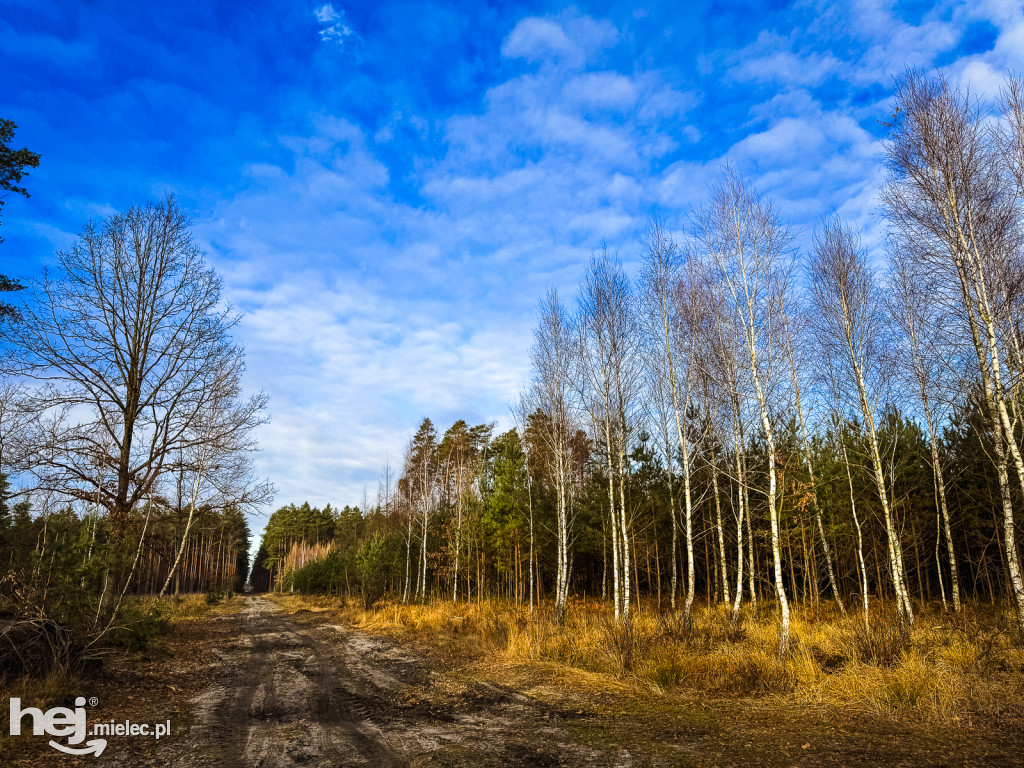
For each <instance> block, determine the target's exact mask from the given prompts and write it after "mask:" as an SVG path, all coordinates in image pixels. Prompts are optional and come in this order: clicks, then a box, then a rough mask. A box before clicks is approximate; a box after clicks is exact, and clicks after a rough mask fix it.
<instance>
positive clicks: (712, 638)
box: [275, 596, 1024, 727]
mask: <svg viewBox="0 0 1024 768" xmlns="http://www.w3.org/2000/svg"><path fill="white" fill-rule="evenodd" d="M275 599H277V600H278V601H279V603H280V604H281V605H282V607H284V608H285V609H287V610H298V609H305V610H309V611H312V612H323V611H331V612H332V613H333V612H335V611H339V610H340V612H341V613H342V618H344V619H345V620H346V621H349V622H352V623H354V624H356V625H358V626H360V627H362V628H365V629H371V630H372V629H376V630H382V631H387V632H389V633H392V634H398V635H400V636H404V637H408V638H416V639H417V640H420V641H425V642H427V643H431V644H434V645H442V646H445V647H448V648H451V649H453V650H457V651H458V652H460V653H465V654H469V655H477V656H487V657H488V658H491V659H496V660H500V661H503V662H507V663H512V664H524V663H525V664H535V665H541V666H544V667H546V668H549V669H551V668H563V670H564V671H566V672H568V671H570V670H571V671H573V672H576V671H579V672H580V673H583V674H585V676H586V677H587V678H588V679H589V680H591V681H592V683H593V684H594V685H602V686H610V685H621V684H622V683H623V682H625V683H627V684H630V685H634V686H638V687H645V688H647V689H649V690H653V691H656V692H665V693H673V694H682V695H698V696H701V697H708V696H712V697H777V698H779V699H780V700H785V701H789V702H792V703H799V704H801V705H803V706H812V707H815V708H820V709H824V710H835V711H842V712H843V713H845V714H847V715H851V714H857V713H864V714H870V715H873V716H879V717H887V718H894V719H901V720H907V719H909V720H914V721H918V722H925V723H929V724H932V725H951V726H963V727H967V726H970V725H971V724H973V723H974V722H975V721H976V720H978V719H979V718H985V719H988V718H995V717H999V716H1011V717H1014V718H1018V717H1021V716H1024V651H1022V650H1021V648H1020V647H1019V646H1018V644H1017V643H1016V642H1015V640H1014V637H1013V635H1012V634H1011V633H1010V632H1009V631H1008V630H1007V629H1006V627H1007V626H1009V625H1008V623H1007V622H1006V621H1005V619H1004V618H1003V617H1000V616H998V615H995V614H993V613H991V612H990V613H984V612H982V611H980V610H979V609H978V608H977V607H974V606H968V607H967V608H966V609H965V611H964V613H963V614H962V615H960V616H951V615H950V614H943V613H941V612H933V613H925V614H923V615H921V616H919V617H918V619H917V621H916V623H915V626H914V628H913V629H912V630H910V631H905V630H901V629H900V627H899V626H898V625H897V624H896V622H895V620H894V619H893V618H892V617H891V616H888V615H886V614H884V613H883V612H881V611H878V612H877V613H876V614H874V615H873V616H872V630H871V632H870V633H868V632H866V631H865V630H864V626H863V617H862V616H859V615H850V616H846V617H843V616H840V615H838V614H837V613H835V612H833V611H832V610H831V609H830V608H823V609H822V608H820V609H819V610H818V611H815V612H811V611H804V610H800V609H796V610H795V611H794V614H793V621H792V640H793V642H792V645H791V649H790V652H789V653H788V654H787V655H786V656H785V657H780V656H779V655H778V653H777V650H776V648H777V634H776V633H777V625H776V622H775V619H774V618H773V617H771V616H765V617H754V616H749V615H745V616H743V617H742V619H741V621H740V623H739V624H734V623H733V622H732V621H731V620H730V614H729V613H728V611H727V610H726V609H725V608H724V607H713V608H710V609H708V608H700V609H697V610H696V611H695V613H694V616H693V621H692V624H691V626H690V627H689V628H687V627H685V626H684V625H683V622H682V619H681V616H680V615H678V614H672V613H658V612H657V611H655V610H653V609H650V608H646V607H645V608H643V609H641V610H639V611H635V612H634V615H633V618H632V620H631V621H630V623H629V624H628V625H623V624H616V623H615V622H614V621H613V620H612V618H611V616H610V612H609V609H608V607H607V606H606V605H604V604H602V603H599V602H596V601H579V602H576V603H574V604H573V605H572V606H571V607H570V609H569V611H568V612H567V615H566V619H565V623H564V624H563V625H559V624H558V623H557V622H556V621H555V619H554V615H553V613H552V612H551V610H550V608H549V607H547V606H544V607H541V608H539V609H537V610H536V611H534V613H533V614H532V615H531V613H530V612H529V610H527V609H523V608H516V607H515V606H511V605H508V604H506V603H500V602H496V601H485V602H483V603H459V604H453V603H448V602H435V603H429V604H427V605H401V604H399V603H395V602H387V603H383V604H380V605H378V606H377V607H375V608H374V609H372V610H369V611H367V610H364V609H363V608H362V607H361V606H359V605H356V604H355V603H354V602H349V603H346V604H344V605H342V606H341V608H339V607H338V606H339V603H338V600H337V599H336V598H335V599H327V598H299V597H291V596H288V597H278V598H275Z"/></svg>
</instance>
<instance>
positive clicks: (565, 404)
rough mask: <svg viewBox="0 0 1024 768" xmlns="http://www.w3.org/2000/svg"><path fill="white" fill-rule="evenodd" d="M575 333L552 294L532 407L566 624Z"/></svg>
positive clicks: (537, 335)
mask: <svg viewBox="0 0 1024 768" xmlns="http://www.w3.org/2000/svg"><path fill="white" fill-rule="evenodd" d="M574 346H575V344H574V338H573V330H572V326H571V323H570V322H569V318H568V316H567V315H566V312H565V308H564V307H563V306H562V303H561V301H559V298H558V293H557V291H555V290H554V289H553V288H552V289H551V290H549V291H548V293H547V295H546V296H545V297H544V298H543V299H542V300H541V303H540V321H539V323H538V326H537V329H536V330H535V331H534V336H533V347H532V348H531V350H530V359H531V361H532V363H533V382H532V386H531V388H530V393H529V401H530V403H531V404H532V406H533V408H532V409H531V410H537V411H540V412H541V413H542V414H543V416H544V418H543V419H542V420H538V422H539V423H538V427H539V428H540V429H539V431H540V432H541V435H540V436H541V439H542V440H543V441H544V442H545V447H546V448H547V453H548V456H549V460H550V463H551V466H550V467H549V471H550V474H551V477H552V479H553V482H554V485H555V496H556V509H555V518H556V533H555V546H556V550H557V564H556V568H555V615H556V616H557V618H558V620H559V622H561V621H564V619H565V608H566V603H567V601H568V596H569V558H570V556H571V538H572V529H571V521H572V506H573V495H574V483H573V478H572V443H571V438H572V436H573V434H574V432H575V429H576V413H575V409H574V407H573V403H572V392H571V386H572V375H573V365H574V354H575V353H574Z"/></svg>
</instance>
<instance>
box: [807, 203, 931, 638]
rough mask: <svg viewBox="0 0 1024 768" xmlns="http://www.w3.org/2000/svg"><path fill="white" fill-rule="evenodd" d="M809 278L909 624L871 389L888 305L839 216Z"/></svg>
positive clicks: (822, 236) (817, 245) (817, 242)
mask: <svg viewBox="0 0 1024 768" xmlns="http://www.w3.org/2000/svg"><path fill="white" fill-rule="evenodd" d="M810 277H811V281H810V282H811V296H812V301H813V303H814V316H815V321H816V323H817V339H818V344H819V346H820V347H821V349H822V350H823V354H824V355H825V359H826V364H827V365H829V366H830V367H831V368H832V369H834V370H842V371H843V373H844V376H843V379H842V384H843V386H841V387H840V388H839V389H840V390H841V391H842V392H850V391H851V390H852V391H853V392H856V402H857V407H858V409H859V410H860V414H861V416H862V417H863V419H864V429H865V432H866V436H867V441H868V449H869V452H870V459H871V468H872V478H873V480H874V482H875V489H876V491H877V492H878V499H879V502H880V503H881V505H882V516H883V519H884V521H885V533H886V538H887V551H888V554H889V569H890V572H891V575H892V581H893V588H894V589H895V590H896V599H897V606H898V608H899V614H900V616H901V617H902V618H903V619H904V620H905V621H907V622H908V623H910V622H913V620H914V609H913V606H912V605H911V603H910V593H909V590H908V589H907V579H906V573H905V569H904V565H903V547H902V544H901V541H900V536H899V528H898V525H897V523H896V520H895V519H894V514H893V509H892V505H891V503H890V496H891V494H890V491H889V488H888V487H887V484H886V467H885V466H884V465H883V463H882V454H881V450H880V449H879V442H878V433H877V430H876V428H875V419H876V415H877V408H878V406H877V403H876V401H875V398H874V396H873V395H874V394H875V393H874V392H872V391H870V390H869V387H871V388H873V385H877V384H878V382H879V380H880V379H881V378H882V376H883V371H882V370H881V368H880V367H881V354H880V349H881V345H882V344H883V342H884V339H883V337H882V336H883V328H882V322H883V318H882V310H883V305H882V302H881V298H880V296H879V294H878V291H877V288H876V285H875V281H874V277H873V275H872V274H871V271H870V269H869V268H868V266H867V263H866V257H865V255H864V253H863V251H862V250H861V247H860V242H859V239H858V238H857V237H856V235H854V233H853V232H852V231H851V230H850V229H849V228H847V227H845V226H844V225H843V224H842V223H841V222H840V221H839V220H838V219H836V218H830V219H828V220H826V221H825V222H824V224H822V226H821V227H819V228H818V229H817V230H816V231H815V233H814V244H813V250H812V253H811V260H810Z"/></svg>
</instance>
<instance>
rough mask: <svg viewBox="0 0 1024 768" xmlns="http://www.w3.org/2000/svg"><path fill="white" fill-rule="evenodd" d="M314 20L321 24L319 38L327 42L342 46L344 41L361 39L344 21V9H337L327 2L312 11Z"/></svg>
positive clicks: (349, 41)
mask: <svg viewBox="0 0 1024 768" xmlns="http://www.w3.org/2000/svg"><path fill="white" fill-rule="evenodd" d="M313 15H314V16H316V20H317V21H318V22H319V23H320V24H321V27H320V30H319V33H320V39H321V40H323V41H324V42H327V43H336V44H337V45H341V46H344V45H345V44H346V43H351V42H356V41H359V40H361V38H360V37H359V35H358V34H356V32H355V30H354V29H352V27H350V26H349V25H348V24H346V23H345V11H344V10H341V11H338V10H336V9H335V8H334V6H333V5H331V4H330V3H327V4H325V5H321V6H320V7H319V8H317V9H316V10H314V11H313Z"/></svg>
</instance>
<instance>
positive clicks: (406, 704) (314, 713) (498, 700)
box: [104, 597, 648, 768]
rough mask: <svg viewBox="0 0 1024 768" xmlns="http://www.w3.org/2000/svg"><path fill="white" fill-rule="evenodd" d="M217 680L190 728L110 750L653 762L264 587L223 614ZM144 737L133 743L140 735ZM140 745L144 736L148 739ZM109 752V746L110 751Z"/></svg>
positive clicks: (226, 757)
mask: <svg viewBox="0 0 1024 768" xmlns="http://www.w3.org/2000/svg"><path fill="white" fill-rule="evenodd" d="M218 624H219V626H218V627H217V634H218V636H219V637H220V638H221V639H220V640H219V642H218V643H217V644H216V645H215V646H214V647H213V648H212V649H211V651H212V653H213V654H214V656H215V657H216V661H215V662H214V663H212V664H211V665H210V669H209V673H210V677H211V680H210V682H209V684H208V685H207V686H206V687H205V688H203V689H202V690H201V691H200V692H199V693H198V694H197V695H194V696H192V697H191V699H190V705H191V706H190V708H189V709H190V710H191V713H190V717H189V718H188V720H189V723H188V725H187V732H185V733H180V734H178V735H177V736H176V737H172V738H171V739H170V740H163V741H161V742H155V743H154V742H148V743H147V744H146V745H145V748H144V749H132V750H131V752H132V753H131V754H122V755H121V756H120V757H119V756H118V755H117V752H118V751H120V750H118V749H117V748H116V747H117V745H115V744H112V745H111V752H110V753H109V758H107V759H108V760H109V761H110V762H107V761H106V760H105V761H104V762H107V764H113V765H125V766H128V765H132V766H135V765H139V764H140V762H141V763H142V764H143V765H169V766H188V767H189V768H200V767H201V766H245V767H246V768H290V767H291V766H313V767H316V768H319V767H321V766H322V767H323V768H326V767H327V766H331V767H332V768H334V767H335V766H361V765H368V766H382V767H387V766H406V765H459V766H488V765H495V766H497V765H509V766H548V765H551V766H554V765H572V766H579V765H588V766H602V765H607V766H612V765H616V766H618V765H623V766H629V765H644V764H648V763H647V761H639V762H638V761H637V760H635V759H634V758H633V756H632V755H630V754H629V753H627V752H626V751H624V750H622V749H618V748H616V749H611V750H606V751H602V750H600V749H595V748H593V747H583V746H581V745H579V744H577V743H575V742H574V741H573V739H572V738H571V737H570V736H569V735H568V734H567V733H566V731H565V730H564V728H562V727H561V726H560V722H559V721H565V720H572V719H579V718H580V717H581V716H582V713H579V712H562V711H558V710H557V709H552V708H551V707H550V706H548V705H545V704H543V703H541V702H538V701H535V700H533V699H531V698H530V697H528V696H525V695H523V694H520V693H517V692H515V691H512V690H507V689H503V688H501V687H497V686H494V685H492V684H489V683H484V682H480V681H471V682H456V681H453V680H450V679H447V676H444V675H441V674H439V673H437V672H431V671H429V670H428V669H427V668H426V667H425V666H424V665H423V664H422V663H421V661H419V660H418V659H416V658H415V657H413V656H411V655H408V654H407V653H405V652H403V651H402V650H401V649H400V648H398V647H397V646H395V645H394V644H393V643H391V642H390V641H388V640H385V639H382V638H378V637H375V636H371V635H368V634H364V633H361V632H357V631H355V630H352V629H349V628H344V627H341V626H337V625H332V624H303V623H299V622H297V621H295V620H294V619H292V618H291V617H289V616H288V615H286V614H284V613H282V612H281V611H280V610H279V609H278V607H277V606H276V605H274V604H273V603H272V602H270V601H269V600H266V599H264V598H260V597H251V598H248V599H247V601H246V606H245V608H244V610H242V611H241V612H239V613H236V614H231V615H228V616H224V617H222V618H221V619H220V620H219V621H218ZM133 746H135V745H133ZM139 746H141V745H139ZM104 757H106V756H104Z"/></svg>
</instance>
